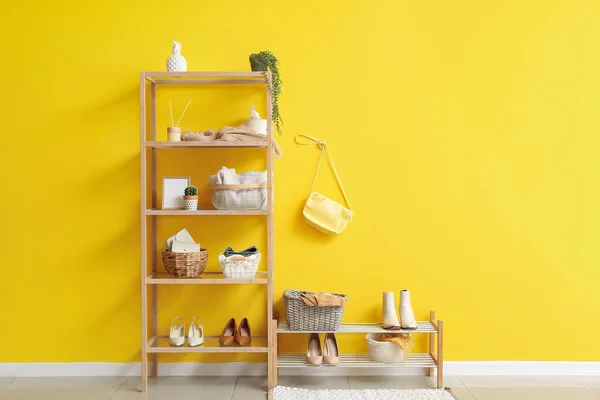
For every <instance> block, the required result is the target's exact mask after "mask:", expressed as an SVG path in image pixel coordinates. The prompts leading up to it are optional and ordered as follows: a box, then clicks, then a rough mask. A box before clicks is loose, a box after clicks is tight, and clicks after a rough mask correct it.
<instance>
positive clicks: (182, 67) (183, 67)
mask: <svg viewBox="0 0 600 400" xmlns="http://www.w3.org/2000/svg"><path fill="white" fill-rule="evenodd" d="M167 71H169V72H185V71H187V61H186V60H185V57H184V56H182V55H181V43H179V42H176V41H173V54H172V55H171V56H170V57H169V58H168V59H167Z"/></svg>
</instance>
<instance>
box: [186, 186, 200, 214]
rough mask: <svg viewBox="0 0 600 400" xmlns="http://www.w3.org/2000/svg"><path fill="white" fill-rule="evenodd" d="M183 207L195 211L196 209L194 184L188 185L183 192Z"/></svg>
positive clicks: (196, 194) (196, 190) (196, 195)
mask: <svg viewBox="0 0 600 400" xmlns="http://www.w3.org/2000/svg"><path fill="white" fill-rule="evenodd" d="M183 202H184V204H185V209H186V210H190V211H195V210H197V209H198V189H196V186H188V187H186V188H185V192H184V194H183Z"/></svg>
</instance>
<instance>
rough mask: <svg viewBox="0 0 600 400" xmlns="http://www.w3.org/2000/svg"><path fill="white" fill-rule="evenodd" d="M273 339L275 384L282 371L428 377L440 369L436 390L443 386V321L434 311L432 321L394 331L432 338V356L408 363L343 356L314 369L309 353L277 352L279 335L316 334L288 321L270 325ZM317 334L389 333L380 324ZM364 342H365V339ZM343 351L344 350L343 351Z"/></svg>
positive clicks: (347, 325)
mask: <svg viewBox="0 0 600 400" xmlns="http://www.w3.org/2000/svg"><path fill="white" fill-rule="evenodd" d="M271 330H272V333H271V334H272V336H273V337H274V341H275V346H274V351H275V354H274V357H275V358H276V359H277V363H275V364H274V365H273V367H272V368H273V370H272V371H271V370H269V373H271V374H272V375H273V378H272V380H273V385H275V386H276V385H277V378H278V375H279V371H278V369H279V368H299V367H306V368H399V367H400V368H428V372H429V376H434V374H435V371H436V370H437V387H438V388H440V389H441V388H443V387H444V322H443V321H437V320H436V319H435V312H434V311H431V312H430V315H429V321H423V322H418V323H417V329H416V330H399V331H391V332H394V333H398V332H402V333H410V334H421V333H422V334H426V335H429V353H424V354H410V355H409V357H408V361H407V362H406V363H394V364H383V363H378V362H374V361H373V360H371V358H370V357H369V355H368V354H340V363H339V364H338V365H336V366H327V365H321V366H313V365H309V364H306V354H279V352H278V350H277V347H278V346H277V342H278V340H279V339H278V335H286V334H294V333H303V334H308V333H312V332H313V331H292V330H290V329H289V327H288V323H287V321H277V320H276V319H275V320H273V321H272V323H271ZM315 332H316V333H323V334H324V333H328V332H334V333H335V334H361V333H362V334H367V333H390V331H388V330H385V329H383V328H382V325H381V324H377V323H343V324H341V325H340V328H339V329H338V330H337V331H315ZM362 340H364V339H362ZM342 350H343V349H342Z"/></svg>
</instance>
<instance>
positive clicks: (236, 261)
mask: <svg viewBox="0 0 600 400" xmlns="http://www.w3.org/2000/svg"><path fill="white" fill-rule="evenodd" d="M228 258H229V259H228ZM259 263H260V254H258V255H257V257H256V258H255V259H254V260H250V259H248V258H247V257H244V256H232V257H225V256H223V255H221V256H219V264H221V270H222V271H223V276H224V277H225V279H254V277H255V276H256V270H258V264H259Z"/></svg>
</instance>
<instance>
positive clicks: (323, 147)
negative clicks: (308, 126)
mask: <svg viewBox="0 0 600 400" xmlns="http://www.w3.org/2000/svg"><path fill="white" fill-rule="evenodd" d="M303 139H307V140H303ZM296 143H298V144H300V145H302V146H317V147H319V148H320V149H321V154H320V155H319V161H318V162H317V170H316V171H315V176H314V177H313V180H312V183H311V184H310V191H309V192H308V194H309V195H310V194H311V193H312V191H313V187H314V186H315V181H316V180H317V175H318V173H319V166H320V165H321V160H322V159H323V153H325V154H326V155H327V159H328V160H329V164H330V165H331V169H332V170H333V173H334V174H335V178H336V179H337V183H338V185H339V186H340V189H341V190H342V194H343V195H344V200H346V205H348V208H349V209H352V207H350V202H349V201H348V197H347V196H346V192H345V191H344V186H343V185H342V180H341V179H340V176H339V175H338V173H337V171H336V169H335V165H333V160H332V159H331V155H330V154H329V151H328V150H327V143H325V141H323V140H319V139H315V138H314V137H312V136H308V135H297V136H296Z"/></svg>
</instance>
